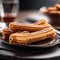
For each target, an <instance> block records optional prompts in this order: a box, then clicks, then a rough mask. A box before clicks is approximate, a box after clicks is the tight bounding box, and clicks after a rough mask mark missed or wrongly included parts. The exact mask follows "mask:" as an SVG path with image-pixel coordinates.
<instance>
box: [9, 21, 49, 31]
mask: <svg viewBox="0 0 60 60" xmlns="http://www.w3.org/2000/svg"><path fill="white" fill-rule="evenodd" d="M49 26H50V24H41V25H39V24H38V25H35V24H24V23H17V22H12V23H10V25H9V28H10V29H11V30H12V31H31V32H33V31H38V30H42V29H44V28H47V27H49Z"/></svg>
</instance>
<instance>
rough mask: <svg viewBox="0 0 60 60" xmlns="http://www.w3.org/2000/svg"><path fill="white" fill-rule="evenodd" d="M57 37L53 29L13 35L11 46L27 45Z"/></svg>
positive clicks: (10, 38)
mask: <svg viewBox="0 0 60 60" xmlns="http://www.w3.org/2000/svg"><path fill="white" fill-rule="evenodd" d="M53 37H55V30H54V29H53V28H51V27H48V28H45V29H42V30H40V31H36V32H31V33H28V34H27V33H25V34H24V33H13V34H11V35H10V37H9V43H10V44H18V45H19V44H20V45H27V44H30V43H33V42H38V41H41V40H44V39H47V38H53Z"/></svg>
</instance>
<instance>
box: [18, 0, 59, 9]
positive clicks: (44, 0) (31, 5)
mask: <svg viewBox="0 0 60 60" xmlns="http://www.w3.org/2000/svg"><path fill="white" fill-rule="evenodd" d="M19 2H20V3H19V4H20V10H31V9H40V8H41V7H42V6H53V5H54V4H56V3H60V0H19Z"/></svg>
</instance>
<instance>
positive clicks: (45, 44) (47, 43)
mask: <svg viewBox="0 0 60 60" xmlns="http://www.w3.org/2000/svg"><path fill="white" fill-rule="evenodd" d="M3 43H5V44H8V45H12V46H20V47H23V46H24V47H38V48H40V47H41V48H47V47H53V46H55V45H57V44H59V43H60V36H59V35H56V37H55V38H53V39H46V40H43V41H39V42H35V43H32V44H29V45H13V44H9V43H8V42H7V41H6V40H5V41H3Z"/></svg>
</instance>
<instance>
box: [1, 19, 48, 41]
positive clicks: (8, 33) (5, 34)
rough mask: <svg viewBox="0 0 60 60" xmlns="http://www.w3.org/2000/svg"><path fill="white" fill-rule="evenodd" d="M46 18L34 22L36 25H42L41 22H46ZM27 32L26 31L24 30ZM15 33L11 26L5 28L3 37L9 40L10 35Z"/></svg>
mask: <svg viewBox="0 0 60 60" xmlns="http://www.w3.org/2000/svg"><path fill="white" fill-rule="evenodd" d="M46 23H47V22H46V20H44V19H43V20H41V21H37V22H35V23H33V24H34V25H41V24H46ZM16 32H18V33H20V31H16ZM24 32H26V31H24ZM12 33H14V31H12V30H11V29H10V28H4V29H3V31H2V39H3V40H8V39H9V35H10V34H12Z"/></svg>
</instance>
